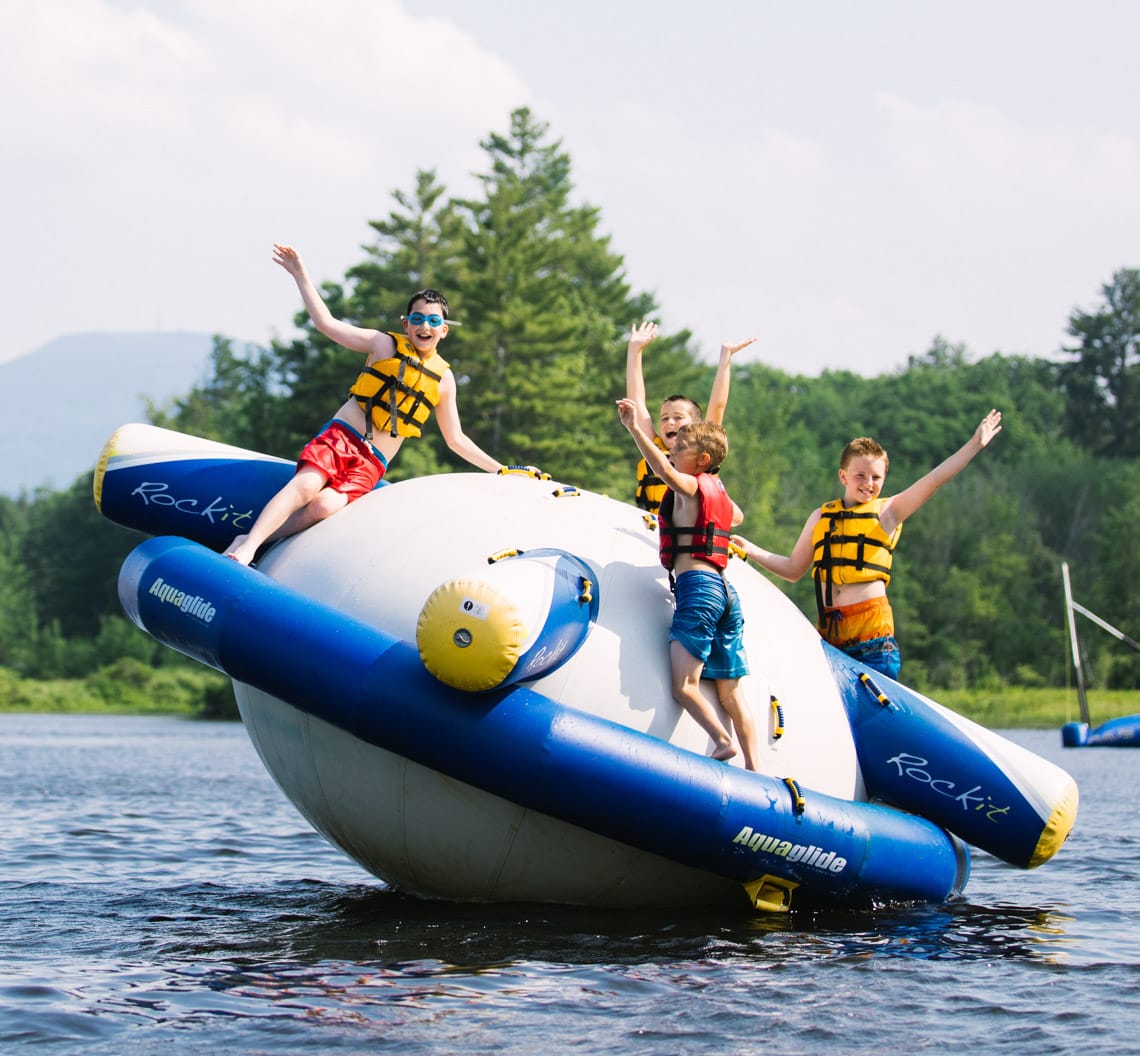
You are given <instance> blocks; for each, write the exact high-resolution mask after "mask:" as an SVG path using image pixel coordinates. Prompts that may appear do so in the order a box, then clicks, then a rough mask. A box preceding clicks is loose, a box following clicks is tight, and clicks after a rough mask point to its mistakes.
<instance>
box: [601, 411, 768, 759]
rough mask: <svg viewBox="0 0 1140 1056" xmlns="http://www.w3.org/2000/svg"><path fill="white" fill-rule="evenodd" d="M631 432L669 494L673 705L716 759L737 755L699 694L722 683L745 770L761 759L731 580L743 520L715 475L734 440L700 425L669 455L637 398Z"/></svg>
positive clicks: (627, 421)
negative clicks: (731, 555) (708, 682)
mask: <svg viewBox="0 0 1140 1056" xmlns="http://www.w3.org/2000/svg"><path fill="white" fill-rule="evenodd" d="M617 406H618V414H619V415H620V417H621V422H622V425H624V426H625V427H626V429H628V430H629V432H630V434H631V435H632V436H633V439H634V441H635V442H636V443H637V446H638V449H639V450H640V451H641V453H642V455H643V457H644V458H645V459H646V461H647V462H648V464H649V467H650V468H651V469H652V470H653V472H654V473H655V474H656V475H657V476H658V477H660V478H661V480H663V481H664V482H665V484H666V486H667V488H668V490H667V491H666V493H665V497H664V499H663V500H662V502H661V507H660V509H659V511H658V529H659V532H660V552H661V563H662V564H663V565H664V566H665V567H666V568H667V569H668V570H669V581H670V583H671V584H672V586H673V592H674V595H675V598H676V608H675V611H674V613H673V622H672V624H671V626H670V628H669V664H670V670H671V683H672V691H673V698H674V699H675V700H676V701H677V703H678V704H680V705H681V707H682V708H684V709H685V710H686V711H687V712H688V713H689V714H690V715H692V717H693V718H694V719H695V720H696V721H697V722H698V723H699V724H700V725H701V727H702V728H703V729H704V730H705V731H706V732H707V733H708V735H709V736H710V737H711V738H712V740H713V745H714V747H713V751H712V757H713V758H714V759H731V758H732V757H733V756H734V755H736V746H735V745H734V743H733V740H732V736H731V735H730V734H729V732H728V730H726V729H725V727H724V724H723V723H722V722H721V721H720V717H719V716H718V715H717V712H716V709H715V708H714V707H713V706H712V704H710V703H709V701H707V700H706V699H705V697H704V696H703V694H702V693H701V690H700V682H701V679H702V678H711V679H715V681H716V689H717V696H718V697H719V699H720V703H721V706H722V707H723V708H724V710H725V712H726V713H727V714H728V716H729V718H730V719H731V720H732V724H733V726H734V728H735V730H736V735H737V737H738V739H739V741H740V747H741V750H742V751H743V752H744V765H745V766H746V767H747V768H748V769H749V770H755V769H756V764H757V762H758V760H759V744H758V741H757V737H758V734H757V731H756V723H755V720H754V719H753V717H752V712H751V710H750V709H749V706H748V701H747V700H745V698H744V693H743V691H742V690H741V688H740V679H741V678H742V677H743V676H744V675H746V674H748V661H747V658H746V656H745V653H744V616H743V614H742V613H741V610H740V599H739V598H738V597H737V596H736V591H735V590H734V589H733V587H732V585H731V584H730V583H728V582H727V581H726V580H725V578H724V569H725V567H726V566H727V564H728V542H729V533H730V531H731V530H732V528H734V527H736V525H738V524H739V523H740V522H741V521H742V520H743V518H744V515H743V514H742V513H741V512H740V507H739V506H737V505H736V503H735V502H733V501H732V499H731V498H729V495H728V492H727V491H726V490H725V487H724V484H723V483H722V482H721V479H720V477H719V476H717V475H716V473H715V470H716V469H717V468H719V466H720V464H721V462H722V461H723V460H724V458H725V456H726V455H727V454H728V438H727V437H726V436H725V433H724V429H723V428H722V427H721V426H720V425H719V424H718V423H716V422H694V423H691V424H689V425H686V426H684V427H683V428H681V429H680V430H678V431H677V433H676V436H675V437H674V439H673V444H672V450H671V451H670V452H669V456H668V457H666V456H665V454H664V453H663V452H662V451H661V450H660V449H659V448H658V447H657V445H656V444H655V443H654V437H653V436H651V435H650V434H649V433H648V432H647V431H646V430H645V429H644V428H643V427H642V425H641V423H640V420H639V416H638V411H637V406H636V404H635V403H634V401H633V400H631V399H628V398H627V399H621V400H618V401H617Z"/></svg>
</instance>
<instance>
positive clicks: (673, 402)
mask: <svg viewBox="0 0 1140 1056" xmlns="http://www.w3.org/2000/svg"><path fill="white" fill-rule="evenodd" d="M700 420H701V415H700V410H699V409H698V408H697V406H696V405H695V404H694V403H693V401H692V400H687V399H685V398H684V397H682V396H676V397H673V398H672V399H668V400H666V401H665V402H664V403H662V404H661V417H660V418H659V419H658V420H657V435H658V436H659V437H661V439H662V440H663V441H664V443H665V450H666V451H672V450H673V444H674V443H676V441H677V433H678V432H679V431H680V430H681V429H682V428H684V427H685V426H686V425H692V424H693V423H694V422H699V421H700Z"/></svg>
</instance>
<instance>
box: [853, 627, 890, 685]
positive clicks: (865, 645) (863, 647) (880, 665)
mask: <svg viewBox="0 0 1140 1056" xmlns="http://www.w3.org/2000/svg"><path fill="white" fill-rule="evenodd" d="M843 651H844V652H845V653H846V654H847V655H848V656H850V657H852V658H853V659H855V660H858V661H859V662H860V663H864V664H866V665H867V666H868V667H870V668H873V669H874V670H875V671H878V672H879V674H881V675H886V676H887V678H893V679H894V680H895V681H896V682H897V681H898V678H899V672H900V671H901V670H902V654H901V653H900V652H899V643H898V642H896V641H895V639H894V636H893V635H887V636H886V637H884V638H872V639H870V640H869V641H866V642H850V643H848V644H847V645H846V646H844V648H843Z"/></svg>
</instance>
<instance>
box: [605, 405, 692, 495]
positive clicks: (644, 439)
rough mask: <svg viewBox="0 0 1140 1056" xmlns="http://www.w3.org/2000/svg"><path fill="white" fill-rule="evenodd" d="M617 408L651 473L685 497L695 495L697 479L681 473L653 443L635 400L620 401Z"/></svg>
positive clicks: (622, 422) (622, 421)
mask: <svg viewBox="0 0 1140 1056" xmlns="http://www.w3.org/2000/svg"><path fill="white" fill-rule="evenodd" d="M617 408H618V416H619V417H620V418H621V424H622V425H624V426H625V427H626V429H628V430H629V435H630V436H632V437H633V440H634V443H635V444H637V448H638V450H639V451H640V452H641V453H642V455H644V456H645V461H646V463H647V464H648V465H649V469H650V471H651V472H652V473H654V474H655V475H656V476H657V477H659V478H660V479H661V480H663V481H664V482H665V484H666V485H668V486H669V487H670V488H672V489H673V490H674V491H677V492H680V493H681V494H683V495H695V494H696V492H697V478H696V477H694V476H691V475H690V474H688V473H679V472H678V471H677V469H676V468H675V467H674V466H673V463H672V462H670V461H669V458H668V456H667V455H666V454H665V452H663V451H662V450H661V449H660V448H659V447H658V446H657V445H656V444H655V443H654V442H653V437H652V436H651V435H650V434H649V433H647V432H646V431H645V429H644V428H643V427H642V425H641V423H640V422H639V421H638V420H637V408H636V406H635V405H634V402H633V400H630V399H622V400H618V401H617Z"/></svg>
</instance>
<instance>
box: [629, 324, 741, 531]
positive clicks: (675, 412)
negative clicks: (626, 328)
mask: <svg viewBox="0 0 1140 1056" xmlns="http://www.w3.org/2000/svg"><path fill="white" fill-rule="evenodd" d="M656 336H657V324H656V323H651V322H644V323H641V324H640V325H639V326H634V327H632V329H631V330H630V335H629V343H628V345H627V346H626V355H625V396H626V399H627V400H630V401H632V402H633V405H634V408H635V413H636V416H637V423H638V425H639V426H640V427H641V430H642V431H643V432H644V433H645V434H646V435H648V436H651V437H652V438H653V443H654V445H655V446H656V447H657V449H658V450H659V451H662V452H664V453H665V454H666V455H668V453H669V452H670V451H671V450H672V449H673V442H674V440H675V439H676V437H677V431H678V430H679V429H681V428H682V427H683V426H686V425H689V424H691V423H693V422H699V421H701V408H700V405H699V404H698V403H696V401H694V400H690V399H689V397H688V396H681V395H679V394H678V395H673V396H666V397H665V399H664V400H663V401H662V403H661V415H660V418H659V419H658V423H657V429H656V431H654V426H653V418H652V417H651V415H650V414H649V407H648V405H647V404H646V402H645V376H644V372H643V370H642V358H643V356H642V353H643V352H644V351H645V346H646V345H648V344H649V343H650V342H651V341H652V340H653V339H654V338H655V337H656ZM755 340H756V338H754V337H750V338H748V340H746V341H741V342H739V343H738V344H724V345H721V346H720V362H719V363H718V364H717V368H716V377H715V378H714V379H713V386H712V391H711V392H710V393H709V411H708V414H707V415H706V416H705V418H704V420H705V421H708V422H716V423H717V424H718V425H719V424H721V423H723V422H724V412H725V409H726V408H727V407H728V390H729V384H730V382H731V374H732V357H733V356H734V355H736V353H737V352H739V351H740V350H741V349H742V348H747V347H748V346H749V345H750V344H752V343H753V342H754V341H755ZM667 487H668V485H666V484H665V482H664V481H663V480H662V479H661V478H660V477H659V476H657V474H655V473H654V472H653V470H652V469H651V468H650V466H649V463H648V461H647V459H645V458H644V457H643V458H642V459H641V461H640V462H638V464H637V492H636V496H635V498H636V502H637V505H638V506H640V507H641V508H642V509H643V510H647V511H648V512H649V513H656V512H657V510H658V508H659V507H660V505H661V500H662V499H663V498H664V497H665V491H666V489H667Z"/></svg>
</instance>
